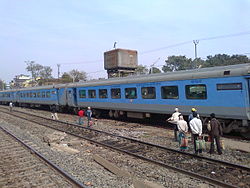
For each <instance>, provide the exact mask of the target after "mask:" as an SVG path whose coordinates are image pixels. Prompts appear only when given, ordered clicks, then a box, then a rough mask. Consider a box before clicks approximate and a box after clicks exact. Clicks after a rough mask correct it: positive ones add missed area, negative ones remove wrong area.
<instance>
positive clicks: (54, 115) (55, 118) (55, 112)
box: [51, 104, 58, 120]
mask: <svg viewBox="0 0 250 188" xmlns="http://www.w3.org/2000/svg"><path fill="white" fill-rule="evenodd" d="M51 117H52V119H53V120H58V116H57V108H56V105H55V104H53V105H52V106H51Z"/></svg>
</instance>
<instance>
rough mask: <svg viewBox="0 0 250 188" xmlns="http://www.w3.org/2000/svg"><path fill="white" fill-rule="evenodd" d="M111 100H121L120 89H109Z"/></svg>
mask: <svg viewBox="0 0 250 188" xmlns="http://www.w3.org/2000/svg"><path fill="white" fill-rule="evenodd" d="M111 98H112V99H120V98H121V89H120V88H114V89H111Z"/></svg>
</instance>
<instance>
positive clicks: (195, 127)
mask: <svg viewBox="0 0 250 188" xmlns="http://www.w3.org/2000/svg"><path fill="white" fill-rule="evenodd" d="M189 125H190V129H191V132H192V134H193V138H194V152H195V154H198V152H199V153H202V149H197V148H196V140H198V138H199V136H201V134H202V122H201V120H200V119H198V118H197V113H196V112H194V113H193V119H192V120H191V121H190V122H189Z"/></svg>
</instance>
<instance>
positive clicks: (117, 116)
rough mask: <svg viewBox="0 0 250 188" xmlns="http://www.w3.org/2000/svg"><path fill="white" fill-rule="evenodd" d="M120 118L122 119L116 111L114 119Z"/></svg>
mask: <svg viewBox="0 0 250 188" xmlns="http://www.w3.org/2000/svg"><path fill="white" fill-rule="evenodd" d="M119 117H120V114H119V111H117V110H116V111H115V112H114V118H115V119H118V118H119Z"/></svg>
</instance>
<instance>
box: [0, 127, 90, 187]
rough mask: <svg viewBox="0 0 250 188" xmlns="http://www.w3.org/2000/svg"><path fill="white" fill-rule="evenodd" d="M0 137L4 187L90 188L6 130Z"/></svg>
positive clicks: (0, 130) (0, 178) (0, 180)
mask: <svg viewBox="0 0 250 188" xmlns="http://www.w3.org/2000/svg"><path fill="white" fill-rule="evenodd" d="M0 138H1V142H0V149H1V152H0V158H1V160H0V187H2V188H5V187H6V188H7V187H13V188H15V187H18V188H19V187H44V188H45V187H46V188H49V187H60V188H61V187H65V188H66V187H67V188H68V187H82V188H86V186H84V185H83V184H81V183H80V182H78V181H76V180H75V179H73V178H72V177H71V176H69V175H68V174H67V173H66V172H64V171H63V170H62V169H60V168H59V167H57V166H55V165H54V164H53V163H51V162H50V161H48V160H47V159H46V158H44V157H43V156H42V155H41V154H39V153H38V152H37V151H35V150H34V149H33V148H32V147H30V146H28V145H27V144H26V143H24V142H23V141H21V140H20V139H18V138H17V137H15V135H13V134H12V133H10V132H8V131H7V130H6V129H4V128H2V127H0Z"/></svg>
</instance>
